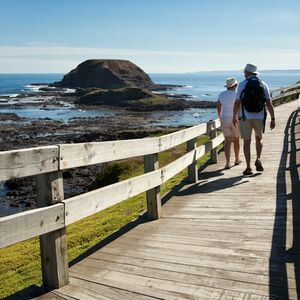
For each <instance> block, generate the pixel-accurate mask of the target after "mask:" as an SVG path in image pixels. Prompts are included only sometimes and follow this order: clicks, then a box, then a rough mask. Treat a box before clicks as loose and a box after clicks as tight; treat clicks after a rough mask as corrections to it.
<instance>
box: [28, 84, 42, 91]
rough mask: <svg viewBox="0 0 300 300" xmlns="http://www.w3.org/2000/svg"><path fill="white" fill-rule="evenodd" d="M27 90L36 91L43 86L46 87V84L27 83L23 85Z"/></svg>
mask: <svg viewBox="0 0 300 300" xmlns="http://www.w3.org/2000/svg"><path fill="white" fill-rule="evenodd" d="M25 87H26V88H27V89H28V90H31V91H33V92H38V91H39V90H40V88H45V87H48V85H42V84H41V85H31V84H28V85H26V86H25Z"/></svg>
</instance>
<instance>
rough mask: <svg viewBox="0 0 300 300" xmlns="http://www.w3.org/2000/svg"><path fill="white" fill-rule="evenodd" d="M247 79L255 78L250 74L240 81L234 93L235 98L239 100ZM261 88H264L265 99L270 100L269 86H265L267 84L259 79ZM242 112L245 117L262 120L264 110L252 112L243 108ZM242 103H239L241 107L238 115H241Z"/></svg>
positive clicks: (255, 78)
mask: <svg viewBox="0 0 300 300" xmlns="http://www.w3.org/2000/svg"><path fill="white" fill-rule="evenodd" d="M247 80H257V77H256V76H252V77H250V78H248V79H246V80H244V81H242V82H240V84H239V85H238V88H237V93H236V99H237V100H241V99H240V97H241V93H242V91H243V90H244V89H245V87H246V84H247ZM261 83H262V85H263V88H264V93H265V97H266V99H267V101H272V99H271V96H270V91H269V87H268V86H267V84H266V83H265V82H264V81H261ZM244 112H245V118H246V119H248V120H253V119H255V120H263V119H264V111H263V110H262V111H260V112H258V113H254V112H249V111H247V110H246V109H245V108H244ZM242 115H243V114H242V105H241V109H240V112H239V116H240V117H242Z"/></svg>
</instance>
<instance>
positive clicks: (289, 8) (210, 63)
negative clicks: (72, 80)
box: [0, 0, 300, 73]
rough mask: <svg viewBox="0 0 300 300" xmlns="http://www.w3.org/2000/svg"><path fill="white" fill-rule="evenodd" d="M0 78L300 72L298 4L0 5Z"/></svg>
mask: <svg viewBox="0 0 300 300" xmlns="http://www.w3.org/2000/svg"><path fill="white" fill-rule="evenodd" d="M0 13H1V17H0V33H1V34H0V73H67V72H69V71H70V70H71V69H74V68H75V67H76V66H77V65H78V64H80V63H81V62H83V61H84V60H86V59H91V58H93V59H95V58H99V59H104V58H105V59H127V60H130V61H132V62H133V63H135V64H136V65H138V66H139V67H141V68H142V69H143V70H144V71H145V72H147V73H183V72H199V71H215V70H241V69H243V68H244V66H245V64H246V63H253V64H256V65H257V66H258V68H259V70H275V69H276V70H279V69H300V26H299V23H300V1H299V0H285V1H275V0H272V1H271V0H263V1H262V0H252V1H249V0H248V1H244V0H239V1H238V0H234V1H232V0H227V1H221V0H208V1H202V0H185V1H183V0H151V1H149V0H26V1H25V0H9V1H7V0H0Z"/></svg>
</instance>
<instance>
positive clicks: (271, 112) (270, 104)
mask: <svg viewBox="0 0 300 300" xmlns="http://www.w3.org/2000/svg"><path fill="white" fill-rule="evenodd" d="M266 106H267V109H268V112H269V113H270V116H271V121H270V128H271V129H274V128H275V126H276V124H275V114H274V108H273V104H272V102H271V101H267V102H266Z"/></svg>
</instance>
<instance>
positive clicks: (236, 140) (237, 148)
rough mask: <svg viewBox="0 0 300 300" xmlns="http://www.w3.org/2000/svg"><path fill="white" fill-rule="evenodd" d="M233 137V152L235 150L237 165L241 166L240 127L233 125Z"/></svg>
mask: <svg viewBox="0 0 300 300" xmlns="http://www.w3.org/2000/svg"><path fill="white" fill-rule="evenodd" d="M231 129H232V136H233V150H234V156H235V161H234V163H235V165H239V164H240V162H241V161H240V131H239V128H238V127H234V126H233V125H232V127H231Z"/></svg>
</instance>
